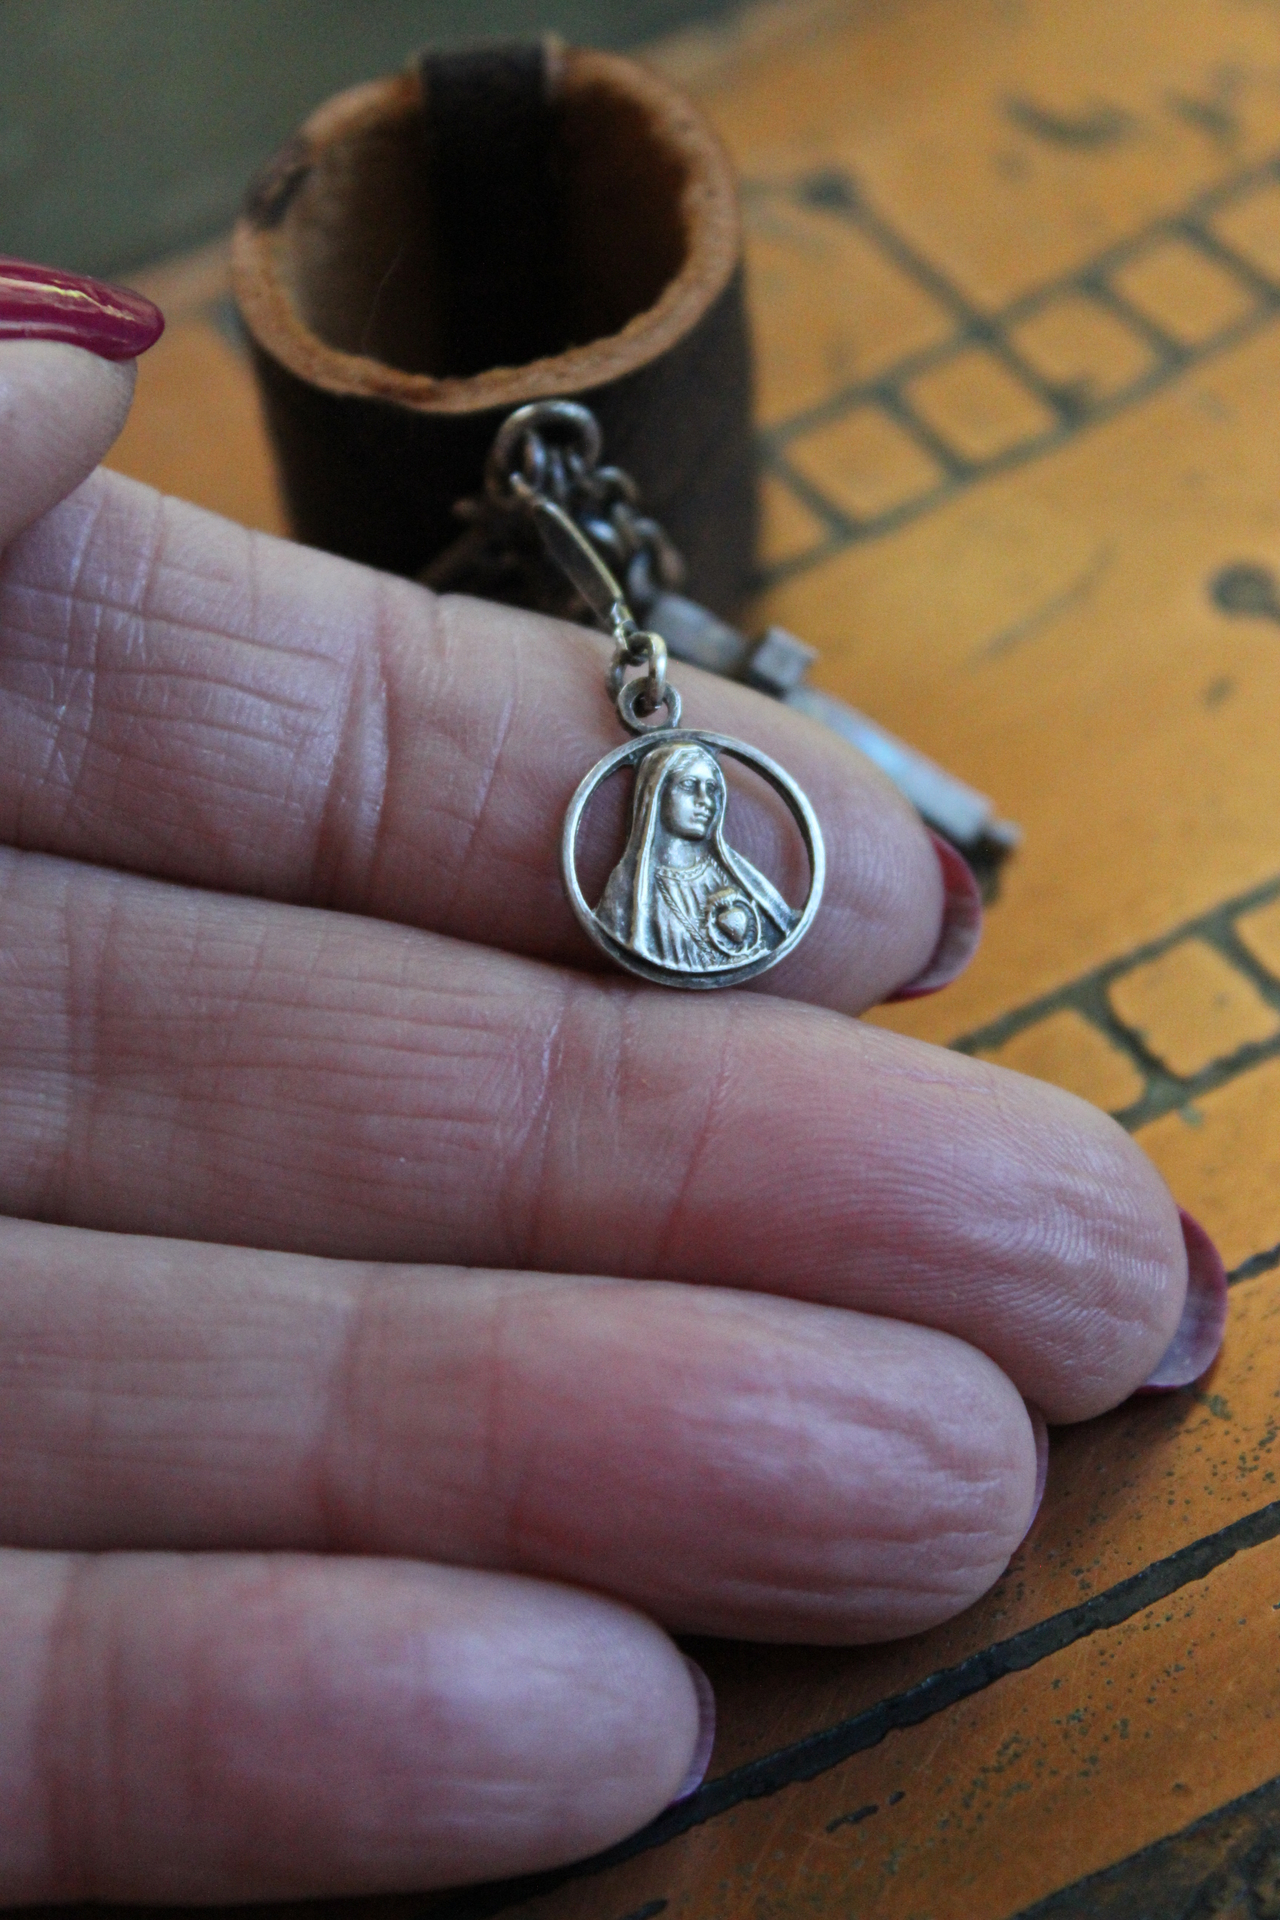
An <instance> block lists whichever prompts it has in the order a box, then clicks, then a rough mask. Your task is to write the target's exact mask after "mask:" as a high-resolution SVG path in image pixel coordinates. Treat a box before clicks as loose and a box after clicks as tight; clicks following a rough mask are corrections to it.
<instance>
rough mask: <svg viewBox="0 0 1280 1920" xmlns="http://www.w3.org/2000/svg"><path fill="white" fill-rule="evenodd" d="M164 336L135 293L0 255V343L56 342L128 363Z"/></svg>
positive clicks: (154, 313) (159, 320)
mask: <svg viewBox="0 0 1280 1920" xmlns="http://www.w3.org/2000/svg"><path fill="white" fill-rule="evenodd" d="M163 332H164V315H163V314H162V313H161V311H160V309H159V307H156V306H153V305H152V303H151V302H150V300H144V299H143V297H142V295H141V294H140V293H131V292H130V290H129V289H128V288H127V287H110V286H108V285H107V284H106V282H105V281H103V280H87V279H85V277H84V276H83V274H78V273H61V272H59V271H58V269H57V268H56V267H37V266H33V265H32V264H31V262H30V261H29V260H10V259H9V258H8V257H7V256H6V255H4V254H0V340H61V341H63V342H64V343H65V345H67V346H70V347H83V348H84V349H85V351H86V352H88V353H96V354H97V355H98V357H99V359H100V360H133V359H136V358H137V356H138V354H140V353H145V352H146V350H147V348H148V347H152V346H154V345H155V343H156V341H157V340H158V339H159V338H160V335H161V334H162V333H163Z"/></svg>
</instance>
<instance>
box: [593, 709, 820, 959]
mask: <svg viewBox="0 0 1280 1920" xmlns="http://www.w3.org/2000/svg"><path fill="white" fill-rule="evenodd" d="M726 758H727V759H730V760H736V761H738V762H740V763H741V765H743V766H744V767H748V768H750V769H751V771H752V772H754V773H756V774H758V775H759V777H760V778H761V779H762V780H763V781H765V783H766V784H767V785H768V786H769V787H770V788H772V790H773V792H774V793H775V794H777V796H778V798H779V799H780V800H781V801H782V803H783V805H784V807H785V808H786V809H787V811H788V813H789V814H790V816H791V819H792V821H793V822H794V824H795V826H796V829H797V831H798V833H799V835H800V839H801V842H802V843H803V846H804V851H805V854H806V856H807V859H808V866H809V887H808V892H807V893H806V895H805V898H804V900H803V902H802V903H801V904H800V905H798V906H792V905H791V904H790V903H789V902H788V901H787V900H786V899H785V898H784V896H783V894H782V893H781V892H780V891H779V889H778V887H777V886H775V884H774V882H773V881H772V880H770V879H769V878H768V877H767V875H765V874H763V873H761V872H760V870H759V869H758V868H757V867H755V866H753V865H752V863H751V861H750V860H748V859H747V857H746V855H745V854H743V853H740V852H739V851H738V849H737V848H736V847H735V846H734V844H733V841H732V838H731V832H730V824H729V821H728V819H727V817H726V816H727V815H728V813H729V803H730V795H729V787H728V783H727V782H726V780H725V775H724V766H723V762H724V760H725V759H726ZM628 772H630V773H631V774H632V776H633V784H632V791H631V805H630V809H629V812H628V817H627V827H626V843H625V845H624V847H623V849H622V852H621V856H620V857H619V858H618V860H617V862H616V864H615V865H614V867H613V869H612V871H611V872H610V874H609V877H608V879H607V881H606V882H605V885H604V890H603V892H602V893H601V895H600V897H599V899H598V900H597V901H596V903H595V905H594V906H593V905H591V903H590V902H589V901H588V900H587V898H586V895H585V894H584V893H583V890H582V884H581V881H580V878H579V874H578V858H577V855H578V837H579V833H580V831H581V827H582V822H583V819H584V817H585V815H586V812H587V809H588V807H589V806H590V803H591V801H592V799H593V797H594V796H595V795H596V794H597V793H598V792H599V790H600V788H601V787H602V786H603V785H604V783H605V782H606V781H607V780H610V779H612V778H613V777H614V776H615V775H618V774H626V773H628ZM825 865H826V862H825V855H824V852H823V845H822V833H821V830H820V828H819V826H818V821H817V817H816V816H815V814H814V811H813V808H812V807H811V806H810V805H809V802H808V800H807V799H806V798H805V795H804V794H803V793H802V792H801V790H800V788H799V787H798V786H797V785H796V783H795V781H794V780H793V779H792V778H791V776H790V774H788V773H787V772H786V771H785V770H784V769H783V768H782V767H780V766H779V765H778V764H777V762H776V761H774V760H771V759H770V758H769V756H768V754H765V753H761V752H760V751H759V750H758V749H757V748H755V747H752V746H749V745H748V744H747V742H746V741H744V740H733V739H730V738H729V736H728V735H726V734H720V733H702V732H691V731H685V730H681V729H679V728H675V727H654V728H652V729H651V730H649V731H647V732H644V733H640V734H638V735H637V736H636V737H635V738H634V739H632V740H628V741H627V742H626V743H625V745H623V746H621V747H618V748H617V749H616V750H615V751H614V752H613V753H610V754H606V755H605V757H604V759H603V760H600V761H598V762H597V763H596V765H595V766H594V767H593V768H592V769H591V771H590V773H589V774H587V776H586V778H585V779H584V780H583V781H582V783H581V785H580V786H579V788H578V790H577V792H576V793H575V794H574V796H573V799H572V801H571V802H570V804H569V811H568V813H567V814H566V815H565V823H564V836H563V839H562V841H561V867H562V871H563V874H564V884H565V889H566V891H567V893H568V895H569V899H570V902H571V903H572V906H573V910H574V913H575V914H576V915H577V918H578V921H579V924H580V925H581V926H582V927H583V928H584V929H585V931H586V932H587V934H588V935H589V936H590V938H591V939H592V940H593V941H594V942H595V944H596V945H597V946H598V947H600V948H601V949H602V950H603V951H604V952H605V953H607V954H608V956H609V958H610V959H611V960H614V961H616V962H617V964H618V965H619V966H622V967H625V968H626V969H627V970H628V972H630V973H635V974H638V975H639V976H640V978H641V979H642V980H650V981H653V982H655V983H656V984H658V985H661V986H669V987H694V988H707V987H724V986H737V985H740V984H741V983H742V982H743V981H744V980H750V979H753V978H754V977H755V975H756V974H760V973H764V972H765V971H766V969H767V968H769V967H773V966H776V965H777V963H778V961H779V960H782V959H784V958H785V956H786V955H787V954H789V953H790V952H791V951H792V949H793V948H794V947H795V946H796V945H798V943H799V942H800V941H801V940H802V939H803V938H804V935H805V934H806V933H807V932H808V930H809V928H810V926H811V925H812V924H813V918H814V915H815V914H816V913H817V911H818V906H819V903H820V901H821V899H822V886H823V880H824V877H825Z"/></svg>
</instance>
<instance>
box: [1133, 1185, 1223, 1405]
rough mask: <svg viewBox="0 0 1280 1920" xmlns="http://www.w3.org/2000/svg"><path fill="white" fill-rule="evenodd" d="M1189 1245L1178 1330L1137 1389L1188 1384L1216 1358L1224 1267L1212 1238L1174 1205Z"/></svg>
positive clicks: (1169, 1389) (1169, 1388)
mask: <svg viewBox="0 0 1280 1920" xmlns="http://www.w3.org/2000/svg"><path fill="white" fill-rule="evenodd" d="M1178 1213H1179V1218H1180V1219H1181V1221H1182V1238H1183V1240H1184V1241H1185V1242H1186V1248H1187V1299H1186V1304H1185V1306H1184V1307H1183V1309H1182V1318H1181V1320H1179V1322H1178V1328H1177V1332H1176V1333H1175V1334H1174V1336H1173V1339H1172V1340H1171V1341H1170V1342H1169V1345H1168V1346H1167V1347H1166V1348H1165V1351H1164V1353H1163V1354H1162V1355H1161V1357H1160V1362H1159V1365H1158V1366H1157V1367H1156V1368H1155V1371H1154V1372H1153V1373H1152V1374H1151V1375H1150V1376H1149V1378H1147V1379H1146V1380H1144V1381H1143V1383H1142V1385H1141V1386H1140V1387H1139V1389H1138V1391H1139V1393H1171V1392H1172V1391H1173V1390H1174V1389H1175V1388H1176V1387H1189V1386H1190V1385H1191V1382H1192V1381H1193V1380H1198V1379H1199V1378H1200V1375H1201V1374H1202V1373H1204V1372H1205V1371H1206V1369H1207V1368H1208V1367H1209V1366H1210V1365H1211V1364H1212V1362H1213V1361H1214V1360H1215V1359H1216V1358H1217V1354H1218V1349H1219V1347H1221V1345H1222V1335H1223V1332H1224V1330H1225V1328H1226V1324H1227V1270H1226V1268H1225V1267H1224V1266H1223V1264H1222V1255H1221V1254H1220V1253H1219V1252H1218V1249H1217V1248H1216V1247H1215V1246H1214V1244H1213V1242H1212V1240H1211V1239H1210V1238H1209V1236H1208V1234H1207V1233H1206V1232H1205V1230H1204V1228H1203V1227H1202V1226H1201V1225H1200V1223H1199V1221H1198V1220H1193V1219H1192V1218H1191V1215H1190V1214H1189V1213H1184V1212H1183V1211H1182V1209H1181V1208H1179V1210H1178Z"/></svg>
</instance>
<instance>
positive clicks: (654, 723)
mask: <svg viewBox="0 0 1280 1920" xmlns="http://www.w3.org/2000/svg"><path fill="white" fill-rule="evenodd" d="M647 692H648V681H647V680H628V681H627V684H626V686H625V687H623V689H622V691H621V693H619V695H618V718H619V720H621V722H622V724H623V726H624V727H625V728H626V729H627V731H628V733H656V732H658V731H659V729H660V728H663V727H678V726H679V725H680V695H679V693H678V692H677V690H676V689H675V687H673V686H672V685H671V683H670V681H668V682H667V684H666V685H665V686H664V687H663V689H662V698H661V700H660V701H659V702H658V703H657V705H656V707H654V708H653V709H649V708H648V706H647V702H646V710H645V711H644V712H643V713H642V712H641V711H640V707H639V702H640V700H641V698H642V696H644V695H645V694H646V693H647ZM664 708H665V709H666V718H665V719H660V718H659V715H660V714H661V713H662V711H663V709H664Z"/></svg>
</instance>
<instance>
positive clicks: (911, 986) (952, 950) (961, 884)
mask: <svg viewBox="0 0 1280 1920" xmlns="http://www.w3.org/2000/svg"><path fill="white" fill-rule="evenodd" d="M926 832H927V833H928V835H929V838H930V839H931V840H932V842H933V850H934V852H935V853H936V854H937V856H938V865H939V866H940V867H941V868H942V884H943V887H944V888H945V890H946V893H945V905H944V907H943V911H942V932H941V933H940V934H939V935H938V944H937V946H936V947H935V948H934V950H933V954H932V957H931V958H930V960H929V964H928V965H927V966H926V968H925V970H924V972H923V973H918V974H917V975H916V977H915V979H914V980H908V982H907V984H906V986H905V987H899V988H898V991H897V992H896V993H891V994H890V995H889V1001H893V1000H918V999H919V998H920V996H921V995H922V994H925V993H937V991H938V989H939V988H940V987H948V986H950V984H951V982H952V981H953V980H954V979H956V978H957V977H958V976H959V975H960V974H962V973H963V972H964V970H965V968H966V967H967V966H968V964H969V962H970V961H971V960H972V958H973V956H974V954H975V953H976V952H977V950H978V942H979V940H981V938H982V894H981V892H980V891H979V888H978V883H977V881H976V880H975V879H974V877H973V870H972V868H971V867H970V865H969V862H968V861H967V860H966V859H965V857H964V855H963V854H962V853H957V852H956V849H955V848H954V847H953V846H952V844H951V842H950V841H949V840H944V839H943V838H942V835H941V834H940V833H934V831H933V829H932V828H926ZM886 1004H888V1003H887V1002H886Z"/></svg>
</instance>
